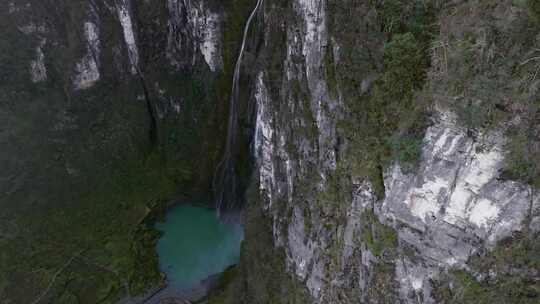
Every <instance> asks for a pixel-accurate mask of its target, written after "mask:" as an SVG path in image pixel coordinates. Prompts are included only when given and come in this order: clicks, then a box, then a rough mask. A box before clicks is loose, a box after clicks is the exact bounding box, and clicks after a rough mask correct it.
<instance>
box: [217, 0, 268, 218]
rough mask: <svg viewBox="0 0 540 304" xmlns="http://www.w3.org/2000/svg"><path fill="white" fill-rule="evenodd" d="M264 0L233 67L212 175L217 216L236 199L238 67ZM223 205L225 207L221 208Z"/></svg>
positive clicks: (244, 36) (246, 29) (256, 7)
mask: <svg viewBox="0 0 540 304" xmlns="http://www.w3.org/2000/svg"><path fill="white" fill-rule="evenodd" d="M263 1H264V0H257V4H256V5H255V7H254V8H253V11H252V12H251V14H250V15H249V18H248V20H247V22H246V25H245V26H244V35H243V38H242V45H241V47H240V52H239V54H238V58H237V59H236V65H235V67H234V74H233V81H232V89H231V98H230V101H229V121H228V125H227V139H226V143H225V151H224V152H223V157H222V159H221V161H220V162H219V164H218V165H217V167H216V173H215V175H214V181H213V186H214V192H215V196H216V209H217V211H218V214H219V213H220V212H221V210H222V209H225V210H227V209H229V208H231V207H233V206H234V205H230V206H229V204H234V201H235V199H236V175H235V172H234V167H235V163H234V155H233V149H234V147H235V144H236V127H237V126H236V122H237V114H238V113H236V103H237V100H238V80H239V78H240V66H241V64H242V56H243V54H244V48H245V46H246V39H247V35H248V32H249V26H250V24H251V21H252V19H253V17H254V16H255V13H256V12H257V10H258V9H259V7H260V6H261V4H262V2H263ZM226 190H229V191H230V194H231V197H230V198H229V199H228V202H227V201H226V200H227V199H226ZM223 203H225V206H223Z"/></svg>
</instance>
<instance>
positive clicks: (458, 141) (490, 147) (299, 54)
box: [248, 0, 540, 303]
mask: <svg viewBox="0 0 540 304" xmlns="http://www.w3.org/2000/svg"><path fill="white" fill-rule="evenodd" d="M275 6H277V5H275ZM275 6H273V5H268V4H267V6H266V9H267V11H266V12H265V18H266V20H268V19H271V18H274V17H275V16H274V15H273V12H272V11H273V10H276V8H275ZM329 7H330V4H329V3H328V2H327V1H325V0H296V1H293V2H292V3H291V4H290V5H289V6H287V8H288V9H289V10H290V11H292V12H289V14H288V15H287V17H286V18H288V19H287V22H286V23H285V24H283V25H282V26H283V27H282V29H283V30H284V31H286V39H285V43H284V46H283V48H284V49H285V51H284V53H285V55H284V56H285V57H284V59H283V65H282V75H281V82H279V81H278V85H276V84H275V82H276V79H272V76H271V75H272V71H270V70H265V69H264V68H263V69H262V70H261V71H260V72H259V74H258V75H257V79H256V81H255V85H254V86H255V89H254V98H255V100H256V102H257V112H256V131H255V135H254V136H255V138H254V151H255V155H256V160H257V173H258V175H257V177H258V180H259V187H258V189H259V192H260V196H261V201H262V202H261V205H260V208H262V210H264V214H266V216H267V217H269V218H270V219H271V222H272V227H273V239H274V246H275V247H276V248H282V249H283V250H284V252H285V265H286V269H287V272H288V273H291V274H293V277H294V278H295V279H297V280H299V281H300V282H303V284H305V287H306V289H307V290H308V293H309V294H310V296H311V298H312V299H311V300H309V301H308V302H313V303H437V302H440V301H441V299H440V298H437V297H436V296H435V295H434V294H435V293H436V291H435V289H436V288H437V286H438V285H439V283H440V281H444V280H445V279H444V278H442V276H441V274H447V273H448V272H452V271H455V270H465V271H470V272H471V273H473V274H474V275H478V277H482V274H480V273H484V272H488V271H489V270H487V269H482V270H475V269H473V267H472V266H471V265H469V261H470V259H471V257H474V256H478V255H482V254H486V252H489V251H490V250H493V249H494V248H495V247H496V246H497V245H498V242H499V241H501V240H503V239H508V238H511V237H512V236H513V235H515V234H516V233H522V232H524V231H535V228H534V223H535V222H537V221H538V216H539V214H538V210H539V208H540V198H539V197H538V195H535V192H536V190H535V189H534V187H532V186H529V185H526V184H524V183H522V182H518V181H512V180H504V179H502V177H501V172H502V171H503V169H504V167H505V164H506V163H505V159H506V151H505V149H506V147H507V139H506V135H505V127H504V126H503V125H501V126H499V127H495V128H492V129H490V130H489V131H484V132H481V133H480V134H476V135H474V136H473V135H471V133H470V132H469V130H468V129H467V128H466V127H465V126H463V125H461V122H460V121H459V120H458V118H457V116H456V114H455V113H453V112H452V110H449V109H447V108H445V107H444V106H440V105H437V106H435V110H433V111H432V114H431V120H432V125H431V126H429V127H428V128H427V130H426V133H425V136H424V138H423V140H422V148H421V158H420V161H419V164H418V166H417V168H416V169H415V170H414V173H412V172H408V173H406V172H404V169H402V167H401V165H400V163H398V162H392V163H387V164H385V165H384V168H383V180H384V197H383V198H378V197H377V196H376V195H375V193H374V190H373V186H372V181H370V180H366V179H365V178H362V177H361V176H355V173H354V172H351V171H349V169H347V164H346V163H345V161H344V159H346V154H347V153H349V152H347V150H346V149H345V148H343V147H347V145H349V144H350V143H348V142H347V141H346V140H344V139H343V138H341V137H340V131H339V127H338V123H339V122H341V121H343V119H344V117H345V114H346V113H347V112H348V111H350V110H349V109H348V108H347V105H346V102H344V100H345V99H346V98H347V96H346V94H345V93H342V92H340V91H339V90H338V92H337V93H334V94H330V89H329V83H330V82H331V80H330V79H329V78H328V74H326V73H325V69H326V65H327V62H325V58H326V57H327V56H328V53H329V52H331V55H332V56H333V58H334V60H335V61H337V62H339V60H340V59H339V57H340V53H341V52H343V51H344V50H343V48H342V47H341V46H340V45H339V41H338V40H337V39H334V37H332V36H331V35H330V34H329V30H328V28H327V27H326V26H327V24H328V23H329V21H328V20H327V14H329ZM366 22H368V21H366ZM267 23H269V22H268V21H267ZM266 32H267V35H270V34H269V32H271V29H268V28H266ZM267 47H268V45H267ZM372 81H373V76H372V75H367V76H366V79H364V81H362V91H363V92H367V91H368V90H369V85H368V83H371V82H372ZM275 90H278V91H279V94H272V93H271V92H272V91H275ZM344 168H345V169H344ZM409 171H410V170H409ZM248 229H249V226H248ZM376 231H379V232H376ZM381 231H382V232H381ZM533 235H534V233H533ZM377 239H379V240H377ZM249 241H250V240H249V239H248V242H249ZM381 246H382V248H380V247H381ZM385 247H386V248H385ZM388 267H389V268H388ZM536 279H538V277H537V276H536ZM434 282H438V283H437V284H435V283H434ZM380 288H383V289H384V291H380V292H378V291H377V289H380ZM283 303H288V302H287V301H286V300H284V301H283Z"/></svg>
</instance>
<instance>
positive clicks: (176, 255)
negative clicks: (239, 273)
mask: <svg viewBox="0 0 540 304" xmlns="http://www.w3.org/2000/svg"><path fill="white" fill-rule="evenodd" d="M156 228H157V229H158V230H160V231H162V232H163V236H162V237H161V238H160V239H159V241H158V243H157V252H158V255H159V263H160V268H161V271H163V272H165V273H166V274H167V280H168V282H169V286H171V287H176V288H186V289H187V288H191V287H194V286H196V285H197V284H198V283H199V282H200V281H201V280H204V279H206V278H208V277H209V276H210V275H213V274H217V273H220V272H222V271H223V270H225V269H226V268H227V267H228V266H230V265H233V264H236V263H237V262H238V258H239V256H240V242H241V241H242V238H243V230H242V227H241V225H240V223H239V221H238V220H233V219H232V218H229V219H228V220H227V221H222V220H220V219H218V218H217V216H216V211H215V210H213V209H207V208H201V207H195V206H190V205H180V206H177V207H175V208H173V209H172V210H170V211H169V212H168V213H167V216H166V218H165V222H162V223H157V224H156Z"/></svg>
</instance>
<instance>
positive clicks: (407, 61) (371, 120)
mask: <svg viewBox="0 0 540 304" xmlns="http://www.w3.org/2000/svg"><path fill="white" fill-rule="evenodd" d="M437 5H438V4H437V3H436V1H427V2H426V1H369V2H368V3H362V4H360V3H356V2H353V1H346V3H343V4H337V3H333V2H330V3H329V11H330V12H331V16H333V18H331V19H330V21H329V28H330V29H331V31H332V35H334V36H335V37H336V40H337V41H338V43H339V45H340V57H339V62H338V63H337V65H336V67H335V70H336V71H335V73H334V74H333V73H332V69H331V67H332V66H333V65H334V64H333V63H332V61H333V60H332V58H331V57H330V56H329V55H328V54H327V57H328V58H327V59H326V60H325V61H326V63H325V66H326V70H327V72H326V74H327V76H332V75H336V78H337V79H336V83H335V84H334V81H333V80H332V78H330V80H329V81H330V84H329V86H330V87H331V89H332V88H338V89H339V90H340V92H341V93H342V94H343V95H344V97H343V100H344V101H345V102H346V103H347V105H346V106H347V108H348V109H349V110H350V111H349V112H348V113H346V115H345V117H343V120H342V121H341V122H340V123H339V129H340V131H341V132H342V133H343V135H344V136H345V137H346V138H347V139H348V141H349V142H350V143H351V145H350V146H348V149H349V151H347V153H346V159H344V160H343V161H344V162H345V163H346V166H348V167H349V168H350V169H351V171H352V173H353V175H355V176H361V177H362V176H363V177H365V178H368V179H369V180H370V181H371V182H372V184H373V185H374V186H375V189H376V194H377V196H378V197H383V195H384V193H383V192H384V186H383V182H382V170H383V167H385V166H387V165H388V164H389V163H391V162H394V161H398V162H400V163H401V165H402V168H403V169H405V170H412V169H414V168H415V167H416V165H417V163H418V160H419V159H420V152H421V144H422V139H423V137H424V131H425V129H426V127H427V125H428V123H429V119H428V117H429V106H430V104H431V99H430V98H427V97H426V96H427V95H426V94H421V93H422V90H423V87H424V84H425V82H426V80H427V71H428V69H429V67H430V56H429V55H430V54H429V46H430V45H431V41H432V39H433V37H434V33H435V31H436V29H437V28H436V26H435V16H436V14H437V10H438V7H437ZM374 13H375V14H374ZM348 16H350V18H349V19H348V20H350V22H340V21H339V20H342V19H343V18H348ZM374 27H378V28H379V30H374ZM332 90H333V89H332Z"/></svg>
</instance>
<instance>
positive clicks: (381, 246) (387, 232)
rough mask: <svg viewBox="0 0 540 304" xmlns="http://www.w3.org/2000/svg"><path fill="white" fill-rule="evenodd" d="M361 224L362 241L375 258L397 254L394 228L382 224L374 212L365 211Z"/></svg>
mask: <svg viewBox="0 0 540 304" xmlns="http://www.w3.org/2000/svg"><path fill="white" fill-rule="evenodd" d="M361 222H362V236H361V239H362V241H363V242H364V243H365V244H366V246H367V247H368V248H369V250H371V251H372V252H373V254H374V255H375V256H378V257H380V256H381V255H383V254H386V255H394V254H395V253H396V252H395V250H396V248H397V245H398V243H397V233H396V231H395V230H394V229H393V228H392V227H389V226H386V225H383V224H381V223H380V222H379V220H378V219H377V217H376V216H375V214H373V212H372V211H365V212H364V213H363V214H362V221H361Z"/></svg>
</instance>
